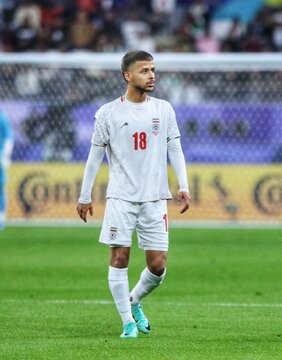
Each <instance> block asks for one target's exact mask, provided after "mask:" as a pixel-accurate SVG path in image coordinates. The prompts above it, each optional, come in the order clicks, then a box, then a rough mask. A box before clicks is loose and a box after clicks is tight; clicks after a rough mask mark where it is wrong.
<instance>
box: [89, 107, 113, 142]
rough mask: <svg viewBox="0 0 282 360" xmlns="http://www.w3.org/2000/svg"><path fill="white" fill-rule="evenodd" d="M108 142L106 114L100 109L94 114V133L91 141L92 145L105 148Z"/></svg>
mask: <svg viewBox="0 0 282 360" xmlns="http://www.w3.org/2000/svg"><path fill="white" fill-rule="evenodd" d="M109 141H110V135H109V129H108V123H107V112H106V111H105V109H103V108H100V109H99V110H98V111H97V112H96V114H95V120H94V131H93V135H92V139H91V143H92V145H97V146H103V147H105V146H107V144H108V143H109Z"/></svg>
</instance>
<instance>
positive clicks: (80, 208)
mask: <svg viewBox="0 0 282 360" xmlns="http://www.w3.org/2000/svg"><path fill="white" fill-rule="evenodd" d="M76 210H77V213H78V215H79V217H80V218H81V219H82V220H83V221H84V222H87V213H88V211H89V214H90V215H91V216H93V205H92V203H88V204H81V203H78V204H77V206H76Z"/></svg>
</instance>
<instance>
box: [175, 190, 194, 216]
mask: <svg viewBox="0 0 282 360" xmlns="http://www.w3.org/2000/svg"><path fill="white" fill-rule="evenodd" d="M190 201H191V196H190V194H189V192H187V191H179V193H178V200H177V204H178V205H181V204H183V207H182V208H181V210H180V214H183V213H185V211H186V210H188V209H189V207H190Z"/></svg>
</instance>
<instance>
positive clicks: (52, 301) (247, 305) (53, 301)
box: [1, 299, 282, 308]
mask: <svg viewBox="0 0 282 360" xmlns="http://www.w3.org/2000/svg"><path fill="white" fill-rule="evenodd" d="M1 302H5V303H15V304H17V303H19V304H47V305H49V304H51V305H61V304H63V305H64V304H66V305H71V304H77V305H113V304H114V302H113V301H111V300H71V299H70V300H64V299H58V300H56V299H49V300H32V299H3V300H1ZM149 304H160V305H166V306H171V305H173V306H188V307H192V306H203V307H222V308H236V307H245V308H282V304H259V303H257V304H256V303H202V304H197V303H185V302H179V301H175V302H159V303H157V302H149Z"/></svg>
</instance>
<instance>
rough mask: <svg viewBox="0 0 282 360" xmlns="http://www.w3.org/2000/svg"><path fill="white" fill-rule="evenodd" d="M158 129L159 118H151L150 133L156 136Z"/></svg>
mask: <svg viewBox="0 0 282 360" xmlns="http://www.w3.org/2000/svg"><path fill="white" fill-rule="evenodd" d="M159 131H160V119H159V118H153V119H152V133H153V134H154V135H155V136H157V135H158V133H159Z"/></svg>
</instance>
